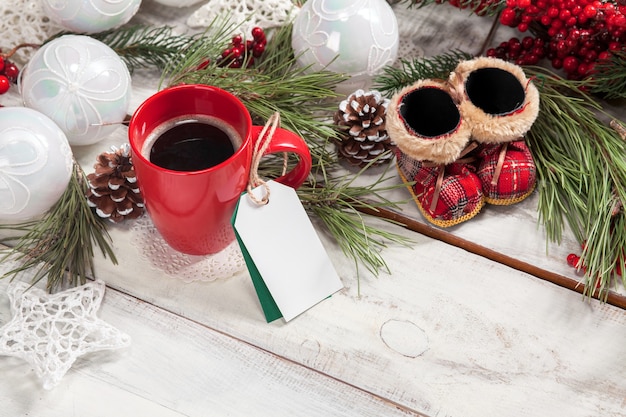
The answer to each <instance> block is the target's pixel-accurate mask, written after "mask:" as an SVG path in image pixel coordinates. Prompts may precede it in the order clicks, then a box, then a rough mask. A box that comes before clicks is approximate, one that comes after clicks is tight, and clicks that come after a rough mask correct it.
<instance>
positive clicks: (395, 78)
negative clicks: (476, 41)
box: [374, 50, 472, 96]
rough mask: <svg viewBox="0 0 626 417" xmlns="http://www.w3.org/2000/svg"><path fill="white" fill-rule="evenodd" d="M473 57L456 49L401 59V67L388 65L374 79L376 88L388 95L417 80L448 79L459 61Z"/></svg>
mask: <svg viewBox="0 0 626 417" xmlns="http://www.w3.org/2000/svg"><path fill="white" fill-rule="evenodd" d="M470 58H472V55H470V54H468V53H467V52H463V51H459V50H455V51H450V52H448V53H444V54H441V55H436V56H433V57H424V58H415V59H413V60H406V59H401V60H400V66H399V67H392V66H387V67H385V68H383V71H382V73H381V74H380V75H379V76H377V77H376V79H375V80H374V82H375V85H376V88H377V89H378V90H380V91H381V92H382V93H384V94H385V95H387V96H391V95H393V94H394V93H395V92H397V91H399V90H401V89H402V88H403V87H405V86H407V85H410V84H412V83H414V82H416V81H417V80H423V79H429V78H430V79H432V78H437V79H448V76H449V75H450V72H452V71H453V70H454V68H455V67H456V66H457V65H458V64H459V62H461V61H463V60H466V59H470Z"/></svg>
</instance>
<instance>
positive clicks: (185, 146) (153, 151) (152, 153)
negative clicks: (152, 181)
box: [141, 114, 242, 171]
mask: <svg viewBox="0 0 626 417" xmlns="http://www.w3.org/2000/svg"><path fill="white" fill-rule="evenodd" d="M241 142H242V139H241V137H240V136H239V134H238V133H237V131H236V130H235V129H233V127H232V126H230V125H229V124H228V123H224V122H223V121H221V120H219V119H217V118H215V117H212V116H207V115H201V114H196V115H189V116H183V117H179V118H174V119H172V120H168V121H166V122H165V123H163V124H161V125H160V126H158V127H157V128H155V129H154V131H153V132H152V133H151V134H150V135H149V136H148V137H147V138H146V141H145V143H144V144H143V147H142V151H141V153H142V155H143V156H144V157H146V158H147V159H149V160H150V162H152V163H153V164H155V165H158V166H160V167H162V168H165V169H171V170H173V171H201V170H203V169H207V168H211V167H214V166H216V165H219V164H221V163H222V162H224V161H226V160H227V159H228V158H230V157H231V156H232V155H233V154H234V153H235V150H236V149H238V148H239V146H241Z"/></svg>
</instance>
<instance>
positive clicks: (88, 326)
mask: <svg viewBox="0 0 626 417" xmlns="http://www.w3.org/2000/svg"><path fill="white" fill-rule="evenodd" d="M105 288H106V287H105V285H104V282H103V281H101V280H97V281H93V282H89V283H87V284H85V285H82V286H79V287H75V288H71V289H69V290H65V291H62V292H58V293H56V294H47V293H46V292H45V291H42V290H40V289H38V288H34V287H33V288H30V285H29V284H27V283H25V282H21V281H16V282H12V283H11V284H10V285H9V287H8V289H7V294H8V296H9V300H10V304H11V313H12V314H13V318H12V320H11V321H9V322H8V323H7V324H5V325H4V326H3V327H2V328H0V355H6V356H14V357H17V358H21V359H23V360H25V361H27V362H28V363H29V364H30V365H31V366H32V367H33V368H34V370H35V373H36V374H37V376H38V377H39V378H40V379H41V382H42V384H43V388H44V389H48V390H49V389H52V388H54V387H55V386H56V385H58V383H59V382H60V381H61V379H62V378H63V376H64V375H65V374H66V373H67V371H68V370H69V369H70V368H71V366H72V364H73V363H74V362H75V361H76V359H77V358H78V357H79V356H82V355H84V354H86V353H90V352H96V351H100V350H108V349H118V348H121V347H126V346H128V345H129V344H130V337H129V336H128V335H126V334H124V333H122V332H120V331H119V330H117V329H116V328H114V327H113V326H111V325H110V324H107V323H105V322H104V321H102V320H100V319H99V318H97V317H96V312H97V311H98V309H99V308H100V303H101V302H102V297H103V296H104V291H105Z"/></svg>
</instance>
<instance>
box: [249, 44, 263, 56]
mask: <svg viewBox="0 0 626 417" xmlns="http://www.w3.org/2000/svg"><path fill="white" fill-rule="evenodd" d="M263 52H265V43H257V44H256V45H254V47H253V48H252V56H254V57H255V58H258V57H260V56H261V55H263Z"/></svg>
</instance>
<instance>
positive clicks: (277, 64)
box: [162, 25, 345, 163]
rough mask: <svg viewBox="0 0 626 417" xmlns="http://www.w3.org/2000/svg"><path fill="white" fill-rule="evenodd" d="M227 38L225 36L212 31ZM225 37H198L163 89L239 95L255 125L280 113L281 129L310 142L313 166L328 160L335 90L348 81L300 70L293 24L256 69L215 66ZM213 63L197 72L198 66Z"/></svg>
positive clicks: (277, 34)
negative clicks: (187, 87)
mask: <svg viewBox="0 0 626 417" xmlns="http://www.w3.org/2000/svg"><path fill="white" fill-rule="evenodd" d="M213 32H215V33H218V35H219V34H223V33H224V31H213ZM228 33H230V32H229V31H225V35H224V34H223V35H222V36H217V37H215V36H211V37H203V38H198V39H197V40H196V42H194V43H193V44H192V45H190V46H189V47H188V48H187V49H186V50H184V51H182V52H181V56H180V57H179V59H178V60H177V62H175V63H173V64H172V65H171V66H168V67H167V68H166V69H165V71H164V74H163V81H162V82H163V83H164V84H165V85H175V84H179V83H188V84H209V85H213V86H216V87H219V88H222V89H224V90H226V91H229V92H230V93H232V94H234V95H235V96H237V97H238V98H239V99H241V101H242V102H243V103H244V104H245V105H246V107H247V108H248V110H249V111H250V114H251V115H252V118H253V120H254V121H255V123H258V124H264V123H265V121H266V120H267V119H268V118H269V116H270V115H272V114H273V113H274V112H280V114H281V120H282V123H283V127H285V128H287V129H289V130H292V131H293V132H295V133H297V134H298V135H300V136H301V137H303V138H305V140H307V143H308V145H309V147H310V148H311V154H312V156H313V159H314V161H315V162H314V163H318V162H320V161H323V163H326V162H329V161H330V159H329V158H330V157H331V156H330V154H329V153H328V150H327V149H326V148H325V146H324V145H325V143H326V142H327V140H328V138H335V137H337V135H338V132H337V129H336V128H335V126H334V125H333V124H332V122H330V121H328V120H327V116H328V114H332V111H333V110H334V106H335V105H336V103H334V102H331V101H329V99H333V100H336V99H337V98H338V97H339V96H338V94H337V93H335V92H334V91H333V87H335V86H336V85H337V83H339V82H340V81H343V80H344V79H345V77H344V76H342V75H340V74H336V73H333V72H325V71H322V72H313V73H308V72H307V71H306V69H303V68H300V67H298V66H297V65H296V60H295V57H294V56H293V53H292V52H291V51H292V49H291V44H290V41H289V39H290V34H291V25H285V26H282V27H280V28H278V29H276V31H274V32H272V33H271V34H270V36H271V41H270V42H269V43H268V48H267V50H266V51H265V54H264V56H263V59H262V60H260V62H258V63H255V66H254V67H252V68H227V67H220V66H218V65H217V59H216V58H213V59H211V57H219V54H220V53H221V51H222V50H223V49H224V48H225V47H226V45H227V44H228V42H229V40H230V37H229V35H228ZM207 59H209V61H210V62H208V64H207V65H206V66H205V67H204V68H202V69H198V66H199V65H200V63H203V62H206V61H207Z"/></svg>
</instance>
